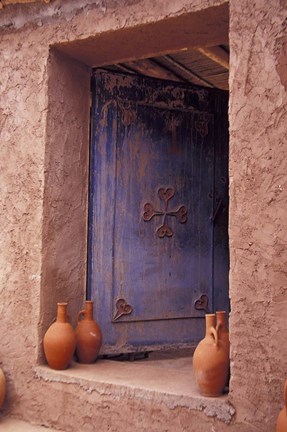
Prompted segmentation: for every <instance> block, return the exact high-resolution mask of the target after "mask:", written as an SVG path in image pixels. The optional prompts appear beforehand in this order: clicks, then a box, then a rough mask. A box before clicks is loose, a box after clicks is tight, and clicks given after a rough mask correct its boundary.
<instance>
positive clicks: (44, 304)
mask: <svg viewBox="0 0 287 432" xmlns="http://www.w3.org/2000/svg"><path fill="white" fill-rule="evenodd" d="M228 24H229V15H228V5H227V4H224V5H221V6H218V7H212V8H208V9H205V10H200V11H198V12H194V13H190V14H183V15H181V16H179V17H176V18H170V19H166V20H163V21H161V22H155V23H152V22H151V23H149V24H146V25H143V26H138V27H133V28H124V29H118V30H115V31H109V32H106V33H100V34H98V35H95V37H91V38H89V39H84V40H80V39H79V40H75V41H70V42H67V43H61V44H58V45H55V46H53V47H51V50H50V59H49V66H48V67H49V86H48V108H49V111H48V120H47V135H46V154H45V193H44V215H43V216H44V229H43V269H42V272H43V278H42V288H41V317H42V322H41V326H40V331H39V340H40V344H39V346H40V350H39V362H40V363H42V362H43V355H42V348H41V341H42V337H43V334H44V333H45V331H46V329H47V327H48V326H49V324H50V323H51V321H52V320H53V318H54V316H55V311H56V303H57V302H58V301H68V303H69V306H68V310H69V314H70V316H71V318H72V321H73V324H75V317H76V316H77V312H78V311H79V310H80V309H81V307H82V304H83V302H84V299H85V297H86V281H87V259H88V258H87V250H88V247H87V246H88V245H87V242H88V191H89V145H90V109H91V75H92V70H93V69H94V68H100V67H101V68H103V67H104V68H107V67H108V68H109V67H112V68H113V67H114V65H119V64H124V65H127V64H128V63H129V64H131V62H138V64H139V61H145V59H154V58H160V57H161V56H169V57H171V58H172V56H176V55H177V53H180V52H182V53H183V52H184V51H188V50H193V49H194V50H198V49H199V48H203V47H214V46H225V47H226V46H228ZM198 84H200V83H199V82H198ZM214 87H216V84H215V85H214ZM183 358H184V356H183ZM171 362H172V359H171ZM110 364H113V366H112V367H111V366H109V362H108V361H106V360H103V361H101V363H96V364H95V365H91V366H88V367H87V368H86V369H85V367H82V366H81V365H77V364H74V365H73V366H72V367H71V368H70V369H69V370H68V371H64V372H54V371H51V370H48V369H47V367H46V366H38V367H37V369H36V374H37V376H38V377H39V378H41V379H43V380H45V381H55V382H63V383H76V382H78V383H79V385H80V386H83V387H84V388H86V389H87V392H88V391H89V390H88V389H89V385H90V384H89V383H90V381H91V382H93V381H95V382H96V381H97V382H100V381H101V380H102V381H103V382H106V383H108V384H107V385H115V386H117V385H118V383H116V382H114V381H113V379H114V378H113V377H112V375H113V374H114V371H115V370H116V368H115V366H114V364H115V362H111V363H110ZM140 364H143V363H140V362H139V363H137V364H134V365H132V368H136V369H135V372H136V370H137V371H138V370H139V369H140ZM146 364H147V371H149V370H150V371H152V370H153V372H151V373H156V372H155V370H154V369H152V367H151V365H150V364H149V365H148V361H147V362H146ZM98 365H99V374H100V375H99V376H97V377H96V378H91V375H94V374H95V373H96V374H97V372H96V370H97V366H98ZM116 365H117V367H118V368H121V369H122V370H123V376H125V379H126V384H127V386H128V387H130V388H132V387H133V386H135V387H137V384H136V383H132V382H130V383H129V380H128V376H127V374H126V372H124V368H125V367H126V366H123V365H120V366H118V363H116ZM109 368H110V369H109ZM73 370H74V372H75V374H74V372H73ZM109 370H110V373H111V375H110V376H109ZM175 370H176V369H174V371H175ZM86 371H87V372H86ZM89 371H90V372H89ZM91 371H92V372H91ZM86 373H87V374H88V375H87V376H86V375H85V374H86ZM174 373H175V374H176V372H174ZM179 373H180V374H182V373H183V372H182V371H181V372H179ZM77 374H79V375H78V377H77ZM167 374H169V372H167ZM94 376H95V375H94ZM105 377H106V378H105ZM152 379H153V378H152V377H151V378H150V380H151V381H152ZM174 379H175V380H176V379H177V378H176V375H175V378H174ZM91 385H93V384H91ZM95 385H96V384H95ZM146 385H147V386H149V384H148V381H147V384H146ZM166 385H167V387H168V386H169V385H170V386H172V385H173V384H172V381H171V383H170V384H168V383H167V384H166ZM138 388H139V390H138V392H137V394H138V395H140V394H141V386H140V385H138ZM124 391H126V390H124ZM156 392H157V389H156V388H152V387H151V393H150V394H154V393H156ZM163 393H166V394H168V393H169V392H168V389H167V388H165V387H164V389H163ZM192 393H193V391H192ZM170 394H171V395H172V394H173V393H172V392H171V393H170ZM167 397H168V400H169V401H168V402H167V404H172V403H171V399H170V397H171V398H172V396H167ZM177 397H178V398H181V397H183V396H182V395H181V396H180V394H178V395H177ZM164 398H165V396H164ZM164 398H163V399H162V400H161V401H164ZM192 398H193V396H192V397H191V399H192ZM195 398H198V395H196V396H195ZM227 399H228V397H227V396H224V397H223V399H222V401H218V402H215V405H213V408H212V409H211V411H212V410H213V411H212V412H213V414H210V415H212V416H215V417H217V418H219V419H221V420H222V418H220V416H221V415H220V414H216V410H217V409H218V412H220V410H221V408H220V406H221V407H223V408H222V409H223V411H224V410H225V411H226V413H229V414H226V415H227V417H228V420H227V422H229V421H231V418H232V415H233V414H234V411H233V408H232V407H231V406H230V405H229V404H228V400H227ZM174 403H177V402H176V401H175V402H174ZM197 403H198V402H194V401H193V402H188V403H187V407H189V408H192V407H194V408H195V409H199V408H196V406H197ZM202 403H203V402H202V401H201V402H199V405H198V407H200V406H202V405H201V404H202ZM205 403H206V404H207V405H206V406H207V408H206V409H207V411H206V412H207V413H208V412H209V408H208V407H210V406H211V405H209V403H208V402H204V404H205ZM221 404H223V405H221ZM214 407H215V408H214ZM208 415H209V414H208ZM224 416H225V414H224V415H223V417H224ZM227 417H225V420H224V419H223V421H226V418H227Z"/></svg>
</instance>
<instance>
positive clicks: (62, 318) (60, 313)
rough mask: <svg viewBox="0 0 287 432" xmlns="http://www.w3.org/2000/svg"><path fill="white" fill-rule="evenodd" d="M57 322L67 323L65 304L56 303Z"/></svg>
mask: <svg viewBox="0 0 287 432" xmlns="http://www.w3.org/2000/svg"><path fill="white" fill-rule="evenodd" d="M57 322H61V323H65V322H67V303H58V309H57Z"/></svg>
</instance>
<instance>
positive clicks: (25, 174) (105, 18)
mask: <svg viewBox="0 0 287 432" xmlns="http://www.w3.org/2000/svg"><path fill="white" fill-rule="evenodd" d="M224 3H225V2H224V1H216V0H205V1H200V0H198V1H196V0H194V1H189V2H186V1H183V0H177V1H173V2H166V1H163V0H161V1H157V2H154V1H151V0H142V1H135V0H125V1H116V0H114V1H113V0H109V1H107V2H103V1H99V2H89V1H87V0H82V1H80V2H79V1H76V0H73V1H67V2H62V5H61V2H60V1H55V2H52V3H51V4H50V5H43V4H39V5H22V6H7V7H6V8H5V9H3V10H2V11H1V12H0V25H1V29H0V32H1V38H0V52H1V57H0V65H1V79H0V82H1V84H0V85H1V102H0V131H1V132H0V133H1V158H0V188H1V193H0V202H1V207H0V224H1V237H0V239H1V240H0V242H1V249H0V295H1V302H0V310H1V326H0V340H1V344H0V362H1V363H0V366H1V367H3V369H4V371H5V373H6V376H7V379H8V398H7V401H6V413H10V414H12V415H14V416H18V417H20V418H24V419H26V420H29V421H33V422H36V423H43V424H46V425H49V424H51V422H53V424H54V426H55V425H56V426H58V427H62V428H64V427H66V428H67V429H68V430H71V431H78V430H81V429H82V428H83V427H84V424H85V418H86V417H88V416H92V417H93V420H94V426H95V427H96V426H97V427H98V428H99V430H103V431H105V430H108V427H110V428H112V427H114V429H110V430H117V431H121V430H125V431H127V432H128V431H129V430H137V429H135V428H137V427H141V430H153V431H161V432H162V431H163V430H170V431H171V430H173V431H174V430H179V431H180V430H183V431H184V430H186V431H191V432H192V431H196V432H206V431H207V430H213V431H218V432H219V431H223V432H224V431H225V430H227V431H240V432H245V431H246V432H252V431H253V430H254V431H257V430H260V431H261V432H270V431H271V430H273V425H274V421H275V417H276V415H277V413H278V410H279V408H280V407H281V405H282V402H281V399H282V398H281V387H282V383H283V379H284V378H285V374H286V370H287V355H286V352H287V345H286V342H285V339H286V338H285V337H284V336H285V329H286V324H285V323H284V319H285V317H284V310H285V306H286V302H287V295H286V269H285V268H284V265H285V263H286V248H285V249H284V247H285V245H286V240H287V239H286V232H287V231H286V224H287V222H286V217H284V216H285V212H284V206H285V205H286V169H287V166H286V165H287V162H286V160H287V158H286V152H287V149H286V126H285V125H286V86H287V82H286V67H287V66H286V63H287V60H286V57H287V45H286V19H287V14H286V7H285V6H284V2H283V1H280V0H268V1H267V0H266V1H263V0H256V1H254V2H248V1H247V0H245V1H244V0H242V1H240V2H238V1H236V0H231V1H230V46H231V68H230V90H231V96H230V138H231V140H230V231H229V232H230V252H231V269H230V297H231V307H232V311H231V317H230V334H231V344H232V348H231V359H232V364H231V366H232V370H231V372H232V380H231V391H230V400H231V402H232V404H233V406H234V407H235V409H236V417H235V419H234V421H233V422H232V423H231V424H230V425H225V424H224V423H222V422H219V421H216V420H214V419H212V418H209V417H207V416H206V415H205V414H203V413H199V412H195V411H190V410H185V409H182V408H176V409H175V410H173V412H172V415H171V414H170V411H169V410H167V408H166V407H165V406H164V405H163V404H160V403H158V402H156V403H154V404H150V403H149V402H148V401H141V402H139V401H137V400H133V399H127V400H124V401H122V402H119V401H115V399H114V398H113V395H112V394H108V395H102V396H101V395H93V396H92V397H91V395H89V393H88V391H87V389H84V388H81V389H77V388H76V387H75V386H73V385H67V384H63V383H51V382H43V381H39V380H37V379H36V377H35V374H34V366H35V365H36V364H37V362H38V361H39V357H40V359H41V339H42V334H43V332H44V331H45V328H46V327H47V326H48V325H49V323H50V321H51V320H52V318H53V316H54V314H55V307H54V305H55V303H56V302H57V301H58V300H63V299H64V298H66V296H67V294H68V293H69V295H70V293H72V295H70V302H69V308H70V309H69V312H70V314H71V315H72V316H75V314H76V311H77V310H79V308H80V306H81V303H82V301H83V299H84V290H85V277H86V275H85V266H86V256H85V253H84V251H85V248H86V230H87V186H88V184H87V181H88V177H87V169H88V168H87V167H88V162H87V160H88V126H89V125H88V122H87V120H86V121H85V119H87V118H88V112H89V67H90V66H91V65H90V64H89V61H88V60H86V61H84V60H83V58H82V55H83V51H81V50H78V49H77V43H78V42H77V43H76V45H75V46H73V48H72V50H70V48H69V47H70V46H68V47H67V49H66V51H65V52H66V54H68V55H69V56H70V57H67V56H66V54H63V52H59V51H56V50H55V49H54V48H53V49H51V45H54V44H58V43H60V42H61V43H62V42H65V43H66V42H69V41H71V42H72V41H79V40H81V41H84V40H85V39H86V38H89V37H92V36H94V35H102V34H104V35H105V34H106V33H105V32H106V31H109V32H110V31H115V30H117V31H121V32H122V34H125V32H126V31H128V29H129V28H135V29H136V28H137V26H138V25H143V24H146V23H152V22H154V21H159V20H165V19H167V18H171V17H177V16H185V15H186V14H188V13H190V14H191V15H193V13H198V12H199V11H200V10H201V9H205V8H208V7H209V6H215V5H221V4H224ZM60 5H61V7H60ZM284 20H285V21H284ZM119 34H121V33H119ZM110 35H112V32H111V33H110ZM107 37H108V36H107ZM109 37H110V36H109ZM284 37H285V39H284ZM106 41H109V39H106ZM111 41H112V38H111V39H110V42H109V43H111ZM154 49H155V48H154ZM69 50H70V51H69ZM62 51H63V50H62ZM71 56H72V57H74V58H77V59H76V60H75V59H73V58H72V57H71ZM81 401H82V403H81ZM83 401H85V403H83ZM144 410H145V411H144ZM135 411H137V412H140V413H141V415H140V417H136V416H135V415H134V416H132V417H131V419H130V420H131V423H130V424H129V425H127V424H126V422H125V419H126V418H127V415H128V414H129V413H130V412H135ZM96 412H97V416H96V415H95V413H96ZM155 412H156V415H155ZM143 413H145V414H143ZM143 417H145V422H146V423H145V427H146V429H144V428H143V426H142V423H140V422H139V419H140V420H141V419H143ZM171 417H172V420H171ZM52 419H53V420H52ZM55 419H56V420H55ZM55 423H56V424H55ZM112 425H113V426H112ZM105 428H106V429H105ZM179 428H181V429H179Z"/></svg>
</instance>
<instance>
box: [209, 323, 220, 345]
mask: <svg viewBox="0 0 287 432" xmlns="http://www.w3.org/2000/svg"><path fill="white" fill-rule="evenodd" d="M210 334H211V335H212V336H213V338H214V343H215V345H216V346H218V333H217V330H216V329H215V328H214V327H210Z"/></svg>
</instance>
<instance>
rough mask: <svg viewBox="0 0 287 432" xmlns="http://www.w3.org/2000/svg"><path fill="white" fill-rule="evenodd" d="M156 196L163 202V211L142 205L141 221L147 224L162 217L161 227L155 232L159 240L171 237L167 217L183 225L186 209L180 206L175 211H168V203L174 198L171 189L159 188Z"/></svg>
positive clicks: (148, 205) (185, 219)
mask: <svg viewBox="0 0 287 432" xmlns="http://www.w3.org/2000/svg"><path fill="white" fill-rule="evenodd" d="M158 196H159V198H160V200H162V201H164V204H165V205H164V211H159V210H155V209H154V207H153V205H152V204H150V203H146V204H145V205H144V214H143V219H144V221H145V222H149V221H150V220H151V219H152V218H153V217H155V216H163V222H162V225H161V226H160V227H159V228H158V229H157V230H156V233H157V236H158V237H159V238H163V237H172V236H173V234H174V232H173V230H172V228H171V227H170V226H169V225H168V223H167V218H168V216H174V217H176V218H177V220H178V221H179V222H180V223H181V224H184V223H186V221H187V209H186V207H185V206H183V205H182V206H180V207H179V208H178V209H177V210H176V211H168V203H169V201H170V200H171V199H172V197H173V196H174V189H173V188H167V189H164V188H160V189H159V190H158Z"/></svg>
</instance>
